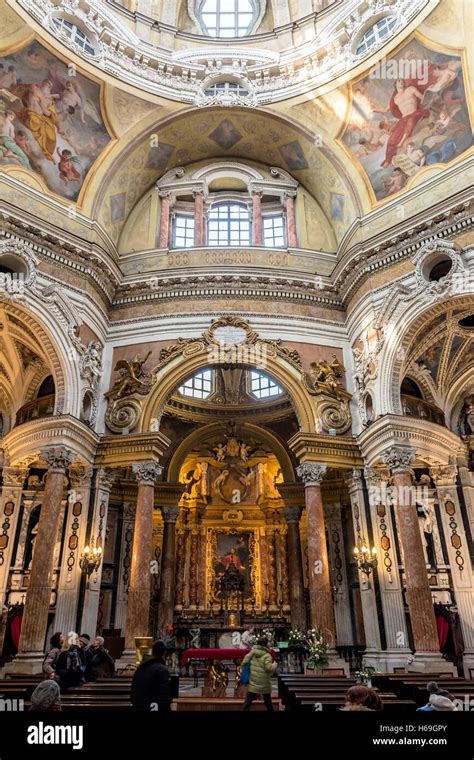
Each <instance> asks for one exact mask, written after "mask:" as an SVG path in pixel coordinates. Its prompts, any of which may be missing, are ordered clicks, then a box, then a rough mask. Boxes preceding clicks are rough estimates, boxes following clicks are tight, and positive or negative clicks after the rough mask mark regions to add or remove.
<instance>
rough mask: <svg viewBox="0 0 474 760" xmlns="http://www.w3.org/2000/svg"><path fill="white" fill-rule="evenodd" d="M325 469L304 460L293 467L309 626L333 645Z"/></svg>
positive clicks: (334, 638)
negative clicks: (302, 523)
mask: <svg viewBox="0 0 474 760" xmlns="http://www.w3.org/2000/svg"><path fill="white" fill-rule="evenodd" d="M326 469H327V468H326V465H322V464H315V463H313V462H305V463H304V464H301V465H300V466H299V467H298V468H297V473H298V477H299V478H301V480H302V481H303V482H304V485H305V503H306V521H307V532H308V566H309V599H310V606H311V625H312V626H313V627H314V628H318V629H319V630H320V631H321V633H322V634H323V637H324V639H325V640H326V641H327V643H328V644H329V646H330V647H331V648H333V647H334V646H335V644H336V629H335V624H334V610H333V600H332V593H331V582H330V578H329V560H328V550H327V544H326V529H325V523H324V511H323V500H322V496H321V481H322V479H323V476H324V474H325V472H326Z"/></svg>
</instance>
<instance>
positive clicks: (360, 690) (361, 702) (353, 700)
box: [341, 684, 383, 712]
mask: <svg viewBox="0 0 474 760" xmlns="http://www.w3.org/2000/svg"><path fill="white" fill-rule="evenodd" d="M382 709H383V706H382V700H381V699H380V697H379V695H378V694H377V692H376V691H374V689H369V687H368V686H364V685H363V684H357V686H351V688H350V689H349V690H348V691H347V694H346V703H345V705H344V707H341V710H342V711H344V712H349V711H353V712H366V711H369V712H373V711H374V710H382Z"/></svg>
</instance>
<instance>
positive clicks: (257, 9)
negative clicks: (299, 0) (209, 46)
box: [196, 0, 263, 40]
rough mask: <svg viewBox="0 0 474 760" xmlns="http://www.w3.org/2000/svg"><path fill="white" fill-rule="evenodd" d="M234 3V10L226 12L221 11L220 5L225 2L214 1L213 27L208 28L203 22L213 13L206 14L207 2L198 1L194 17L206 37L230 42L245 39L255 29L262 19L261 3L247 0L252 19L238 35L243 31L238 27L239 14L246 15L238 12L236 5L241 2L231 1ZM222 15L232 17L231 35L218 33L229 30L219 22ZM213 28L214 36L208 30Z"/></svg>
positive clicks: (257, 0)
mask: <svg viewBox="0 0 474 760" xmlns="http://www.w3.org/2000/svg"><path fill="white" fill-rule="evenodd" d="M231 1H232V2H233V3H234V10H233V11H227V10H221V3H222V2H225V0H215V2H216V11H215V27H214V26H212V27H211V26H208V23H207V22H206V20H205V16H206V15H211V13H214V12H213V11H210V12H206V11H205V10H204V9H205V4H206V2H208V0H200V2H199V5H198V8H197V13H196V16H197V18H198V21H199V23H200V25H201V28H202V30H203V32H204V34H205V35H206V36H208V37H211V38H213V39H220V40H231V39H238V38H241V37H247V36H248V35H250V34H252V31H253V30H254V29H255V26H256V24H257V22H258V21H260V20H261V18H262V15H263V13H262V10H263V9H262V3H260V2H259V0H248V2H249V3H250V5H251V7H252V18H251V20H250V22H249V23H248V25H247V26H246V28H245V32H243V33H242V32H241V33H240V34H239V31H240V30H241V29H243V27H242V26H240V25H239V14H240V15H242V14H243V13H246V11H239V8H238V4H239V3H240V2H241V0H231ZM223 14H228V15H233V16H234V23H233V32H234V34H232V35H222V34H221V33H220V32H222V30H223V29H230V28H231V27H223V26H222V22H221V16H222V15H223ZM214 28H215V34H213V33H211V31H210V29H214Z"/></svg>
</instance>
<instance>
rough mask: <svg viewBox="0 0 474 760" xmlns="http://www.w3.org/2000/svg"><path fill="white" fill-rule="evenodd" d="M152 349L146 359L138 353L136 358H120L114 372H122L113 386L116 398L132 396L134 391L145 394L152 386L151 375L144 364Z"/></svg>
mask: <svg viewBox="0 0 474 760" xmlns="http://www.w3.org/2000/svg"><path fill="white" fill-rule="evenodd" d="M150 354H151V351H149V352H148V353H147V355H146V356H145V358H144V359H141V358H140V357H139V356H138V354H137V356H135V358H134V359H131V360H130V359H120V360H119V361H118V362H117V364H116V365H115V367H114V372H120V377H119V379H118V380H117V381H116V382H115V385H114V387H113V388H112V394H113V396H115V398H122V397H123V396H130V395H131V394H132V393H140V394H141V395H143V396H145V395H146V394H147V393H148V392H149V390H150V387H151V377H150V375H149V374H148V373H147V372H145V371H144V370H143V365H144V364H145V362H146V361H147V359H148V357H149V356H150Z"/></svg>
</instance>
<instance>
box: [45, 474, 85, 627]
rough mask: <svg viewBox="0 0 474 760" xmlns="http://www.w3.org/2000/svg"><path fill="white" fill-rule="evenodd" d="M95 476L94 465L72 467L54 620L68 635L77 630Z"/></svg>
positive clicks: (56, 625)
mask: <svg viewBox="0 0 474 760" xmlns="http://www.w3.org/2000/svg"><path fill="white" fill-rule="evenodd" d="M91 477H92V467H90V466H86V465H84V464H77V465H72V466H71V467H70V468H69V482H70V485H71V489H70V491H69V495H68V509H67V520H66V531H65V534H64V545H63V551H62V563H61V570H60V573H59V581H58V600H57V603H56V614H55V618H54V629H55V630H56V631H63V632H64V631H74V630H75V629H76V617H77V607H78V603H79V594H80V589H81V578H82V573H81V568H80V567H79V556H80V554H81V551H82V549H83V548H84V545H85V537H86V528H87V514H88V509H89V498H90V487H91ZM79 633H82V631H79Z"/></svg>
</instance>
